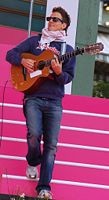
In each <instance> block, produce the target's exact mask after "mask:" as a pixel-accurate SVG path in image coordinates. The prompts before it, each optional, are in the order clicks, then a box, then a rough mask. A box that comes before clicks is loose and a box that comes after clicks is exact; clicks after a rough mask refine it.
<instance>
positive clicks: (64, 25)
mask: <svg viewBox="0 0 109 200" xmlns="http://www.w3.org/2000/svg"><path fill="white" fill-rule="evenodd" d="M66 27H67V24H66V23H65V22H63V24H62V29H63V30H64V29H65V28H66Z"/></svg>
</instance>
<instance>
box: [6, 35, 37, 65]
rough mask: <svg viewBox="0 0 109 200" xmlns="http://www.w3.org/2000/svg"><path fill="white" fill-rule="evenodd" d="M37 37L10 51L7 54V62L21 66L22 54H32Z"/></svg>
mask: <svg viewBox="0 0 109 200" xmlns="http://www.w3.org/2000/svg"><path fill="white" fill-rule="evenodd" d="M35 37H36V36H33V37H30V38H28V39H26V40H24V41H23V42H21V43H20V44H19V45H17V46H16V47H15V48H13V49H11V50H9V51H8V52H7V54H6V60H7V61H8V62H9V63H10V64H13V65H17V66H19V65H20V64H21V54H22V53H24V52H31V46H32V44H33V42H34V41H35V40H34V39H35Z"/></svg>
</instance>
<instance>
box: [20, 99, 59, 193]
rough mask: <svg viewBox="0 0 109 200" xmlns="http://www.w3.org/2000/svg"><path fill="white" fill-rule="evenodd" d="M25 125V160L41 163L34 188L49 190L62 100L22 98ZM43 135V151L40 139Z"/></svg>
mask: <svg viewBox="0 0 109 200" xmlns="http://www.w3.org/2000/svg"><path fill="white" fill-rule="evenodd" d="M23 109H24V115H25V117H26V125H27V144H28V153H27V156H26V159H27V162H28V164H29V165H31V166H37V165H38V164H41V168H40V178H39V182H38V185H37V187H36V190H37V191H38V192H39V191H40V190H42V189H47V190H50V189H51V188H50V184H49V183H50V181H51V179H52V172H53V166H54V160H55V155H56V150H57V142H58V136H59V131H60V122H61V118H62V100H53V99H47V98H37V97H29V98H25V100H24V107H23ZM42 136H43V142H44V144H43V151H42V149H41V145H40V141H41V139H42Z"/></svg>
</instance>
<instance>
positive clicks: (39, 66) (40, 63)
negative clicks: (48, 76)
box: [38, 61, 46, 70]
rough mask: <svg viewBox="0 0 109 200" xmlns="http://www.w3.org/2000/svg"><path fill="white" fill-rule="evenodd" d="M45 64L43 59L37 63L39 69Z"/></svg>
mask: <svg viewBox="0 0 109 200" xmlns="http://www.w3.org/2000/svg"><path fill="white" fill-rule="evenodd" d="M45 66H46V62H45V61H40V62H39V63H38V69H40V70H42V69H43V68H44V67H45Z"/></svg>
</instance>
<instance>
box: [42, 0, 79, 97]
mask: <svg viewBox="0 0 109 200" xmlns="http://www.w3.org/2000/svg"><path fill="white" fill-rule="evenodd" d="M78 5H79V0H54V1H53V0H47V10H46V16H49V15H50V14H51V12H52V8H53V7H58V6H61V7H63V8H64V9H65V10H66V11H67V12H68V13H69V15H70V17H71V25H70V27H69V29H68V36H67V43H68V44H70V45H72V46H73V47H74V48H75V37H76V28H77V19H78ZM71 84H72V83H69V84H67V85H66V86H65V93H66V94H71Z"/></svg>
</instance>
